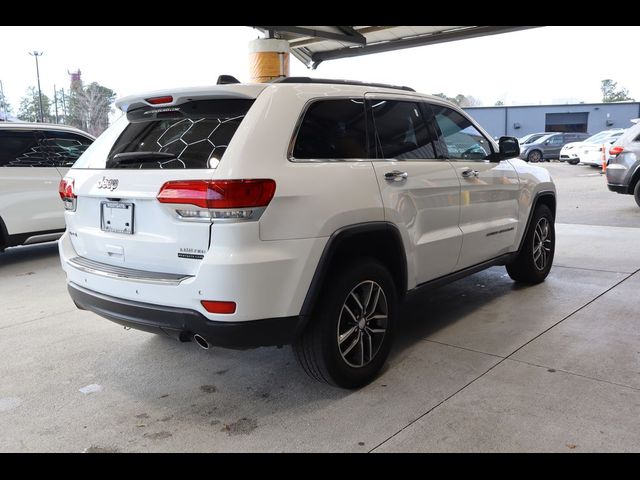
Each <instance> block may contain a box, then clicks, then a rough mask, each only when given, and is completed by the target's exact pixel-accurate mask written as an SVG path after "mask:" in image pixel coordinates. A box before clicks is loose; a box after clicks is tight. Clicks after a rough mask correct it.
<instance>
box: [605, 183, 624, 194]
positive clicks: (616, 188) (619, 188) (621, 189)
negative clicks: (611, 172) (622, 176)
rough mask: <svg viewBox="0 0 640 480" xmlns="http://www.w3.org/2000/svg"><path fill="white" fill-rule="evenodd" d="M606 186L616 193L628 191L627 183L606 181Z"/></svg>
mask: <svg viewBox="0 0 640 480" xmlns="http://www.w3.org/2000/svg"><path fill="white" fill-rule="evenodd" d="M607 188H609V190H611V191H612V192H616V193H627V194H628V193H630V192H629V186H628V185H615V184H611V183H607Z"/></svg>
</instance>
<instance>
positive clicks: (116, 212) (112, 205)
mask: <svg viewBox="0 0 640 480" xmlns="http://www.w3.org/2000/svg"><path fill="white" fill-rule="evenodd" d="M100 228H101V229H102V231H104V232H112V233H126V234H129V235H131V234H133V203H125V202H101V203H100Z"/></svg>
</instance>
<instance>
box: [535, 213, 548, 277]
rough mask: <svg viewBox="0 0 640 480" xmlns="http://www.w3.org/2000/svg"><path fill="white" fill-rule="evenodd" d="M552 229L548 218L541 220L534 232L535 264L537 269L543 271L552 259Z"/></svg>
mask: <svg viewBox="0 0 640 480" xmlns="http://www.w3.org/2000/svg"><path fill="white" fill-rule="evenodd" d="M550 231H551V227H550V224H549V220H548V219H547V218H546V217H542V218H540V220H538V223H537V224H536V228H535V230H534V232H533V263H534V265H535V266H536V268H537V269H538V270H540V271H543V270H544V269H545V268H546V266H547V262H548V260H549V258H550V257H551V238H549V232H550Z"/></svg>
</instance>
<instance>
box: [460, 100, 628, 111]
mask: <svg viewBox="0 0 640 480" xmlns="http://www.w3.org/2000/svg"><path fill="white" fill-rule="evenodd" d="M589 105H596V106H602V105H605V106H609V105H640V101H638V102H608V103H606V102H600V103H545V104H542V105H487V106H478V107H462V108H463V109H464V110H471V109H481V108H534V107H584V106H589Z"/></svg>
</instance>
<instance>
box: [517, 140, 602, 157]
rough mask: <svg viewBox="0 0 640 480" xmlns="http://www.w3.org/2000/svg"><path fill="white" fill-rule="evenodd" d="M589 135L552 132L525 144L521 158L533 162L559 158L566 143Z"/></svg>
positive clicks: (521, 150)
mask: <svg viewBox="0 0 640 480" xmlns="http://www.w3.org/2000/svg"><path fill="white" fill-rule="evenodd" d="M589 136H590V135H589V134H588V133H552V134H550V135H546V136H543V137H540V138H538V139H537V140H535V141H533V142H531V143H529V144H526V145H523V146H522V148H521V149H520V158H522V159H523V160H526V161H527V162H533V163H535V162H544V161H546V162H548V161H550V160H557V159H559V158H560V150H561V149H562V147H563V146H564V145H566V144H567V143H569V142H576V141H582V140H585V139H587V138H589Z"/></svg>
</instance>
